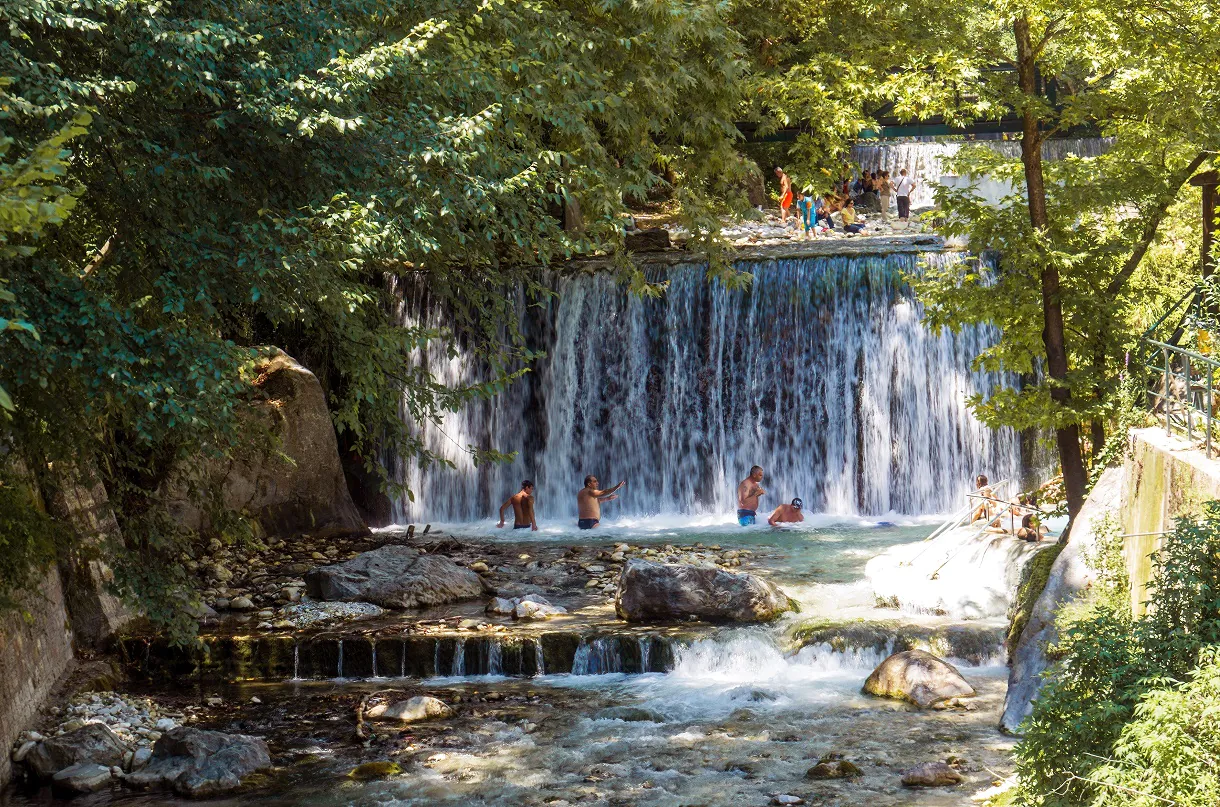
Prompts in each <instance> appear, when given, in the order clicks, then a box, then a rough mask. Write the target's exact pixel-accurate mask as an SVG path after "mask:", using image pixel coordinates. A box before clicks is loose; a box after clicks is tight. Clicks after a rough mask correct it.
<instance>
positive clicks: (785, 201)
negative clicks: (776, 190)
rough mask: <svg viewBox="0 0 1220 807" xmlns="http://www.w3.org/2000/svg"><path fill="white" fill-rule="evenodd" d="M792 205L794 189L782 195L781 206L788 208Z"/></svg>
mask: <svg viewBox="0 0 1220 807" xmlns="http://www.w3.org/2000/svg"><path fill="white" fill-rule="evenodd" d="M791 205H792V191H788V192H787V193H785V194H784V195H783V196H782V197H780V200H779V206H780V207H782V208H784V209H787V208H788V207H789V206H791Z"/></svg>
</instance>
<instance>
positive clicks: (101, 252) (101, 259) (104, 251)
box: [80, 229, 119, 280]
mask: <svg viewBox="0 0 1220 807" xmlns="http://www.w3.org/2000/svg"><path fill="white" fill-rule="evenodd" d="M118 237H119V231H118V230H117V229H115V231H114V232H112V233H111V234H110V237H109V238H107V239H106V243H104V244H102V245H101V247H99V248H98V250H97V254H96V255H94V256H93V258H92V259H91V260H90V261H89V262H88V263H87V264H85V268H84V269H82V270H81V273H80V278H81V280H86V279H88V277H89V275H91V274H93V271H94V270H95V269H97V268H98V267H99V266H101V265H102V264H103V263H105V262H106V258H107V257H108V256H109V255H110V251H111V250H112V249H114V242H115V241H116V240H117V239H118Z"/></svg>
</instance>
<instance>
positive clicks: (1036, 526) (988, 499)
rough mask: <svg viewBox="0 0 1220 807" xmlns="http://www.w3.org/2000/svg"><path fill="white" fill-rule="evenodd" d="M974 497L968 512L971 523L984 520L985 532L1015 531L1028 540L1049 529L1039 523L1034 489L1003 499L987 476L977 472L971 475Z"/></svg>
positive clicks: (1039, 517)
mask: <svg viewBox="0 0 1220 807" xmlns="http://www.w3.org/2000/svg"><path fill="white" fill-rule="evenodd" d="M974 501H977V502H978V505H977V506H976V507H975V508H974V510H973V511H972V512H971V514H970V523H971V524H983V523H985V524H986V526H985V529H986V530H987V532H994V533H1001V534H1004V535H1015V536H1016V537H1018V538H1020V539H1021V540H1022V541H1031V542H1037V541H1041V540H1042V539H1043V538H1044V537H1045V536H1046V534H1047V532H1049V530H1047V528H1046V526H1045V525H1043V524H1042V519H1041V511H1040V510H1039V509H1038V495H1037V494H1036V493H1022V494H1021V495H1020V496H1017V497H1015V498H1012V499H1010V500H1008V501H1007V502H1005V501H1003V500H1001V499H998V498H996V495H995V491H994V490H993V489H992V487H991V485H990V483H989V482H988V480H987V477H986V476H985V475H983V474H979V475H978V476H976V477H975V478H974ZM1018 524H1020V526H1017V525H1018Z"/></svg>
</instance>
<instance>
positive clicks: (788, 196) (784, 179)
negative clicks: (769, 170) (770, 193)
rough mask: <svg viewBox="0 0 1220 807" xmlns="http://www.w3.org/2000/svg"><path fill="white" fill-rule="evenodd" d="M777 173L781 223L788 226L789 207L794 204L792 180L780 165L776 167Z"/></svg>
mask: <svg viewBox="0 0 1220 807" xmlns="http://www.w3.org/2000/svg"><path fill="white" fill-rule="evenodd" d="M775 175H776V176H777V177H779V223H780V225H782V226H787V224H788V208H789V206H791V204H792V180H791V179H789V178H788V175H787V174H785V173H784V169H782V168H780V167H779V166H776V167H775Z"/></svg>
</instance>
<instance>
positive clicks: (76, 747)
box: [25, 723, 131, 781]
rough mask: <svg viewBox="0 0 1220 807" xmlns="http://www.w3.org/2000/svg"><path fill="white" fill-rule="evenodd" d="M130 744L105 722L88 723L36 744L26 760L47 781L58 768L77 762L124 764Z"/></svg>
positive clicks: (61, 768)
mask: <svg viewBox="0 0 1220 807" xmlns="http://www.w3.org/2000/svg"><path fill="white" fill-rule="evenodd" d="M130 750H131V748H130V747H129V746H128V745H127V744H126V743H124V742H123V741H122V740H121V739H119V737H118V735H117V734H115V733H114V732H113V731H111V730H110V727H109V726H107V725H105V724H102V723H87V724H85V725H84V726H82V727H80V728H78V729H76V730H75V731H69V732H68V733H67V734H64V735H61V736H59V737H52V738H51V739H49V740H44V741H42V742H40V743H38V744H37V745H36V746H34V747H33V748H32V749H30V751H29V752H28V753H27V754H26V757H25V764H27V765H29V766H30V770H32V771H33V772H34V775H35V776H37V777H38V778H39V779H41V780H43V781H46V780H48V779H50V778H51V777H52V776H54V775H55V774H56V773H57V772H59V771H62V770H63V769H64V768H68V767H70V766H74V765H80V764H94V765H102V766H105V767H106V768H109V767H110V766H112V765H122V764H123V757H125V756H126V755H127V752H128V751H130Z"/></svg>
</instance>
